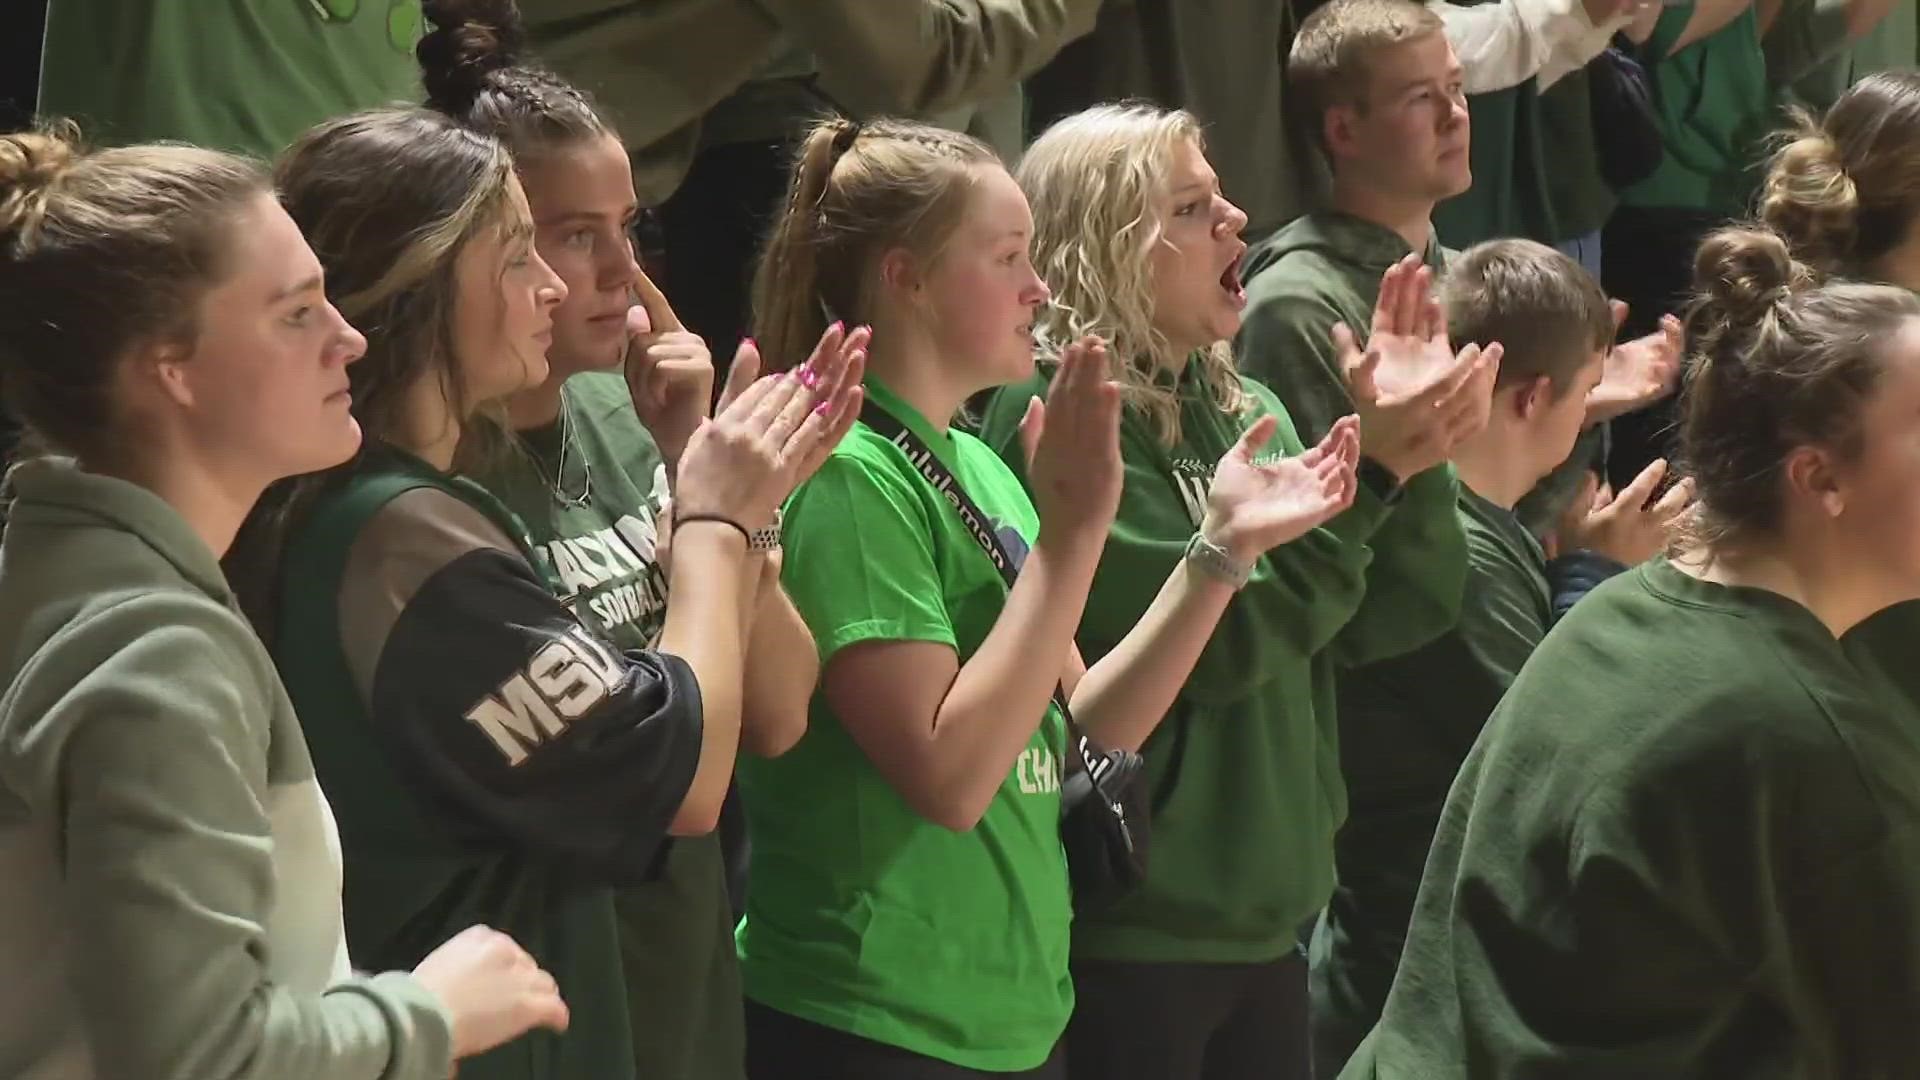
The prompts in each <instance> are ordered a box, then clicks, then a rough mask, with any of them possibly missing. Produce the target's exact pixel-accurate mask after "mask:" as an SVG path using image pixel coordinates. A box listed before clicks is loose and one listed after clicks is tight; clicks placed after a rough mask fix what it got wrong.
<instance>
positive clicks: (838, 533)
mask: <svg viewBox="0 0 1920 1080" xmlns="http://www.w3.org/2000/svg"><path fill="white" fill-rule="evenodd" d="M868 393H869V394H870V397H871V400H872V401H873V402H874V404H876V405H878V406H879V407H881V408H884V409H886V410H887V411H888V412H889V413H891V414H892V415H893V416H895V417H896V418H898V419H899V420H900V421H901V423H903V424H905V425H907V427H908V428H909V429H910V430H912V431H913V432H914V433H916V434H918V435H919V436H920V437H921V438H922V439H924V440H925V441H926V443H927V445H928V446H930V447H932V448H933V450H934V452H935V453H936V454H937V455H938V456H939V459H940V461H941V462H942V463H944V464H945V465H946V466H947V467H948V468H949V469H951V470H952V472H953V475H954V477H955V478H956V479H957V480H958V481H959V484H960V486H961V487H962V488H964V489H965V490H966V492H967V494H968V495H969V496H970V497H971V498H972V499H973V500H974V502H975V503H977V504H978V505H979V507H980V509H981V510H982V511H983V512H984V513H986V514H987V515H988V516H989V517H990V518H992V519H993V525H994V528H995V531H996V533H997V534H998V535H999V537H1000V539H1001V542H1002V543H1003V544H1004V545H1005V546H1006V547H1007V549H1008V551H1009V553H1010V554H1011V555H1013V556H1014V557H1015V560H1016V562H1017V561H1019V560H1020V559H1021V558H1023V557H1024V556H1025V553H1026V552H1027V551H1028V549H1029V547H1030V545H1031V544H1032V542H1033V539H1034V537H1035V536H1036V535H1038V532H1039V525H1040V522H1039V518H1038V516H1037V515H1036V514H1035V512H1034V509H1033V504H1032V503H1031V502H1029V501H1028V499H1027V496H1026V493H1025V492H1024V491H1023V490H1022V489H1021V487H1020V483H1019V481H1018V480H1016V479H1015V478H1014V476H1013V474H1012V473H1011V472H1009V471H1008V470H1007V467H1006V465H1005V464H1003V463H1002V462H1001V461H1000V459H999V458H998V457H997V456H995V455H994V453H993V451H991V450H989V449H987V447H986V446H985V445H984V444H982V443H981V442H980V441H979V440H977V439H974V438H973V437H972V436H970V435H967V434H965V433H963V432H958V431H951V430H949V431H948V432H947V433H945V434H942V433H940V432H937V431H935V430H934V429H933V427H932V425H930V424H929V423H928V422H927V420H926V418H925V417H922V416H919V415H917V414H916V413H914V411H913V410H912V409H911V408H910V407H909V406H907V405H906V404H905V403H904V402H902V401H901V400H900V399H899V398H898V397H896V396H895V395H893V394H892V393H890V392H889V391H888V390H887V389H886V388H885V387H884V386H881V385H880V384H878V383H876V382H872V381H869V383H868ZM784 544H785V548H786V555H785V560H784V566H785V572H784V575H783V581H784V583H785V585H786V588H787V591H788V595H789V596H791V598H792V600H793V604H794V607H795V608H797V609H798V610H799V612H800V614H801V615H802V616H803V617H804V618H805V619H806V622H807V626H808V627H809V628H810V629H811V630H812V631H813V637H814V640H815V642H817V643H818V645H819V649H820V661H821V664H822V666H823V667H824V666H825V665H827V664H829V663H831V662H832V660H833V657H834V655H835V654H837V653H838V652H839V651H840V650H841V649H844V648H846V647H847V646H849V645H854V644H858V643H860V642H863V641H930V642H938V643H941V644H945V645H951V646H952V647H953V648H954V650H955V651H956V652H957V653H958V654H959V658H960V661H961V662H962V663H965V662H966V661H967V659H968V658H970V657H971V656H972V655H973V654H974V652H975V651H976V650H977V649H979V647H980V644H981V642H982V641H983V640H985V638H986V636H987V633H988V632H989V631H990V630H991V629H992V628H993V625H994V622H995V621H996V620H998V619H999V617H1000V612H1001V610H1002V609H1003V608H1004V607H1005V606H1006V586H1005V583H1004V582H1003V580H1002V578H1001V576H1000V573H999V571H998V570H996V569H995V568H994V566H993V563H992V562H991V561H990V560H989V559H988V558H987V556H986V555H985V553H983V552H982V551H981V550H980V547H979V545H978V544H976V543H975V542H974V540H973V538H972V536H970V535H969V534H968V532H967V530H966V528H965V527H964V526H963V525H962V524H961V521H960V517H959V515H958V514H957V513H956V512H955V510H954V509H953V507H952V506H950V505H949V504H948V503H947V501H946V499H945V498H944V497H943V496H942V495H941V494H940V493H939V492H937V491H935V490H934V489H933V487H932V485H930V484H929V483H928V482H927V481H926V479H925V478H923V477H922V476H921V475H920V473H919V472H918V471H917V470H916V469H915V468H914V466H913V465H912V463H911V462H909V461H908V460H907V457H906V454H905V453H904V452H903V451H901V450H900V449H899V448H898V447H897V446H895V445H894V444H892V443H890V442H888V441H887V440H886V439H883V438H881V437H880V436H879V435H878V434H876V433H875V432H874V431H873V430H872V429H870V428H868V427H867V426H866V425H864V424H857V425H855V426H854V428H853V430H852V432H850V433H849V434H848V435H847V437H846V439H845V440H843V441H842V442H841V444H840V445H839V446H838V447H836V448H835V449H834V451H833V454H832V456H831V457H829V458H828V459H827V461H826V463H825V464H824V465H823V466H821V468H820V471H819V472H818V473H817V474H816V475H815V476H814V477H813V478H812V479H811V480H809V481H808V482H807V483H806V484H804V485H803V486H802V487H801V488H800V490H798V491H797V492H795V493H794V495H793V497H792V499H791V500H789V502H788V505H787V510H786V532H785V539H784ZM1035 728H1036V731H1035V732H1034V735H1033V737H1032V738H1031V740H1029V742H1028V745H1027V749H1025V750H1024V751H1022V752H1021V753H1020V755H1019V757H1018V758H1017V759H1016V760H1015V762H1014V764H1013V768H1012V769H1010V770H1009V771H1008V774H1007V779H1006V780H1005V782H1004V783H1003V784H1002V786H1001V789H1000V793H999V795H998V796H997V797H996V798H995V799H994V800H993V802H992V804H991V805H990V806H989V807H988V809H987V812H986V814H985V815H984V816H983V817H982V818H981V819H980V821H979V823H978V824H977V825H975V826H974V827H973V828H972V829H969V830H967V831H966V832H954V831H952V830H949V829H945V828H942V827H940V826H938V825H935V824H933V823H932V822H930V821H928V820H926V819H925V818H923V817H921V816H920V815H919V814H917V813H915V812H914V811H913V809H912V808H911V807H909V806H908V805H907V803H906V802H905V801H904V800H902V799H901V797H900V795H899V793H898V792H896V791H895V789H894V787H893V786H892V785H891V784H889V783H888V782H887V780H886V779H885V778H883V777H882V776H881V774H880V772H879V770H878V769H876V768H875V767H874V765H873V763H872V761H870V760H869V759H868V758H867V756H866V754H865V753H864V752H863V751H862V750H861V749H860V747H859V745H858V744H857V743H855V742H854V740H853V738H852V737H851V736H850V735H849V734H848V733H847V730H846V729H845V728H844V727H842V726H841V724H840V721H839V720H838V719H837V718H836V717H835V716H834V714H833V710H832V708H831V707H830V706H829V705H828V704H827V701H826V699H825V697H824V696H822V695H819V694H816V695H815V696H814V699H813V706H812V710H811V713H810V717H809V726H808V730H807V734H806V735H805V737H803V738H802V739H801V740H800V743H799V745H797V746H795V747H794V748H793V749H792V750H790V751H788V752H787V753H786V754H784V755H782V756H781V757H779V758H777V759H774V760H771V761H762V760H754V759H743V760H742V761H741V764H740V781H741V785H742V790H743V794H744V796H745V803H746V807H747V816H748V822H749V826H750V828H751V830H752V836H753V855H752V866H751V876H752V881H753V888H752V889H751V890H750V891H749V893H748V896H747V916H746V920H745V922H744V923H743V924H742V926H741V928H740V933H739V945H740V958H741V965H742V970H743V971H744V973H745V981H746V992H747V996H748V997H750V998H752V999H753V1000H755V1001H757V1002H760V1003H761V1004H764V1005H767V1006H769V1007H771V1008H774V1009H777V1010H779V1011H781V1012H785V1013H788V1014H791V1015H793V1016H797V1017H800V1018H802V1019H805V1020H808V1021H812V1022H813V1023H817V1024H823V1025H826V1026H828V1027H832V1028H836V1029H838V1030H841V1031H846V1032H850V1033H852V1034H854V1035H858V1036H861V1037H862V1038H867V1039H872V1040H875V1041H878V1042H883V1043H888V1044H890V1045H894V1046H899V1047H903V1048H905V1049H907V1050H911V1051H913V1052H915V1053H919V1054H924V1055H927V1056H930V1057H934V1058H938V1059H941V1060H944V1061H948V1062H952V1063H953V1064H956V1065H960V1066H963V1067H966V1068H971V1069H981V1070H987V1071H995V1072H1011V1071H1019V1070H1024V1069H1031V1068H1035V1067H1037V1066H1039V1065H1040V1064H1042V1063H1043V1062H1044V1061H1045V1060H1046V1059H1047V1057H1048V1055H1049V1054H1051V1053H1052V1051H1053V1048H1054V1045H1055V1044H1056V1043H1057V1042H1058V1040H1059V1038H1060V1035H1061V1032H1063V1031H1064V1030H1065V1028H1066V1023H1067V1016H1068V1014H1069V1013H1070V1012H1071V1011H1072V1008H1073V986H1072V983H1071V981H1070V980H1069V978H1068V975H1067V950H1068V938H1069V925H1070V922H1071V919H1072V908H1071V904H1070V898H1069V893H1068V883H1067V866H1066V853H1065V851H1064V850H1063V849H1062V847H1061V844H1060V777H1061V760H1062V758H1061V755H1062V753H1063V752H1064V750H1065V743H1066V732H1065V729H1064V724H1063V722H1062V720H1061V717H1060V714H1059V712H1058V711H1057V710H1055V709H1052V708H1049V709H1048V711H1047V714H1046V715H1045V717H1041V718H1036V723H1035Z"/></svg>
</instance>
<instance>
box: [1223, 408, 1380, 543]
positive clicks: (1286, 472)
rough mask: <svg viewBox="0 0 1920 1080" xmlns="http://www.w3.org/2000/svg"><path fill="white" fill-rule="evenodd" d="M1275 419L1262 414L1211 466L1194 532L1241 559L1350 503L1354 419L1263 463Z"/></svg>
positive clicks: (1355, 456) (1356, 447)
mask: <svg viewBox="0 0 1920 1080" xmlns="http://www.w3.org/2000/svg"><path fill="white" fill-rule="evenodd" d="M1279 426H1280V424H1279V421H1278V420H1276V419H1275V418H1273V417H1271V416H1264V417H1261V418H1260V419H1259V420H1258V421H1256V422H1255V423H1254V425H1253V426H1252V427H1250V428H1248V429H1247V430H1246V432H1245V433H1244V434H1242V435H1241V436H1240V440H1239V441H1238V442H1237V443H1235V444H1234V447H1233V449H1231V450H1229V451H1227V453H1226V456H1224V457H1222V458H1221V459H1220V463H1219V465H1218V466H1217V467H1216V468H1215V469H1214V474H1213V486H1212V487H1210V488H1209V489H1208V490H1207V515H1206V520H1205V521H1204V522H1203V523H1202V524H1201V526H1200V531H1201V532H1202V533H1204V534H1205V535H1206V537H1207V538H1208V539H1209V540H1211V541H1213V542H1214V543H1216V544H1219V545H1220V546H1221V547H1224V548H1226V549H1227V551H1228V552H1229V553H1230V554H1231V555H1232V556H1233V557H1234V558H1235V559H1236V560H1239V561H1240V562H1252V561H1253V560H1254V559H1256V558H1258V557H1260V556H1261V555H1263V554H1265V553H1266V552H1268V551H1270V550H1272V549H1273V548H1276V547H1279V546H1280V545H1281V544H1284V543H1287V542H1288V541H1290V540H1295V539H1298V538H1299V537H1301V536H1303V535H1305V534H1306V533H1307V532H1308V531H1309V530H1311V529H1314V528H1316V527H1318V526H1320V525H1322V524H1324V523H1325V522H1326V521H1327V520H1328V519H1330V518H1332V517H1333V516H1334V515H1336V514H1338V513H1340V512H1341V511H1343V510H1345V509H1346V508H1347V507H1349V506H1351V505H1353V495H1354V490H1355V483H1356V481H1355V479H1354V466H1355V465H1356V464H1357V463H1358V462H1359V459H1360V419H1359V417H1356V416H1345V417H1341V418H1340V419H1339V420H1338V421H1336V422H1335V423H1334V425H1333V427H1331V428H1329V429H1328V430H1327V435H1326V438H1324V439H1321V440H1320V444H1319V445H1318V446H1315V447H1313V448H1311V449H1309V450H1307V451H1305V452H1304V453H1302V454H1300V455H1299V456H1297V457H1290V458H1278V459H1273V460H1269V461H1265V462H1262V461H1260V460H1259V454H1260V448H1261V447H1263V446H1265V445H1266V444H1267V441H1268V440H1269V439H1271V438H1273V432H1274V429H1275V428H1277V427H1279Z"/></svg>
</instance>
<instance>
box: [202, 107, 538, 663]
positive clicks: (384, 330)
mask: <svg viewBox="0 0 1920 1080" xmlns="http://www.w3.org/2000/svg"><path fill="white" fill-rule="evenodd" d="M275 178H276V180H277V181H278V183H279V186H280V193H281V200H282V202H283V203H284V204H285V206H286V208H287V213H288V214H289V215H290V216H291V217H292V218H293V220H294V222H295V223H296V224H298V225H299V226H300V231H301V232H303V233H305V234H306V238H307V243H308V244H310V245H311V246H312V247H313V251H314V254H315V255H317V256H318V257H319V259H320V264H321V266H322V267H323V268H324V269H325V271H326V278H327V295H328V298H329V299H331V300H332V301H333V304H334V306H335V307H337V308H339V309H340V314H341V315H343V316H345V317H346V319H347V320H348V321H349V322H352V323H353V324H354V325H355V326H357V327H359V328H360V330H361V332H362V333H364V334H365V335H366V338H367V351H366V355H365V356H364V357H362V358H361V359H360V360H359V361H358V362H356V363H354V364H352V365H351V366H349V367H348V368H347V377H348V380H349V382H350V383H351V385H352V388H353V413H354V416H355V418H356V419H358V420H359V421H360V427H361V430H362V432H363V433H364V435H365V444H364V446H365V447H367V448H371V447H374V446H376V445H377V444H379V443H381V442H384V441H390V440H392V439H393V438H394V437H395V436H396V435H397V434H398V433H399V432H400V430H401V425H402V424H403V422H404V420H405V416H406V413H405V410H406V404H407V393H408V391H409V390H410V389H411V388H412V387H413V386H414V385H415V384H416V383H417V382H418V381H419V380H420V379H422V378H434V379H437V380H438V381H439V383H440V385H441V387H442V388H443V389H444V390H445V392H446V394H447V399H448V402H449V404H450V406H451V410H452V413H453V416H454V418H455V421H456V422H457V423H459V424H460V426H461V431H460V447H459V453H460V456H461V458H462V461H470V460H473V459H475V458H481V457H485V456H487V455H488V454H490V453H492V452H495V451H496V450H498V448H500V447H501V446H503V445H504V442H505V434H504V425H503V424H502V423H501V422H500V421H499V420H498V419H496V418H491V417H487V416H484V415H480V414H476V413H475V412H474V410H473V409H472V408H471V406H470V403H469V400H468V398H467V394H466V390H465V387H464V380H462V379H461V377H460V373H459V369H458V361H457V358H456V357H455V355H454V349H453V318H454V305H455V302H456V300H457V298H458V293H459V287H458V284H457V278H456V275H455V272H454V270H455V263H456V260H457V259H458V258H459V255H460V252H461V251H462V250H463V249H464V248H465V247H466V245H467V244H468V243H469V242H470V241H472V240H473V239H474V238H475V237H476V236H478V235H479V234H480V233H481V232H482V231H483V230H486V229H489V228H496V227H499V226H500V225H501V224H502V223H503V220H504V219H503V215H504V213H505V207H506V200H507V192H508V190H509V188H508V185H509V184H510V183H511V182H512V179H513V163H512V159H511V158H510V157H509V156H508V154H507V149H506V147H505V146H503V145H502V144H501V143H500V141H499V140H498V139H495V138H493V137H491V136H488V135H483V134H481V133H479V132H476V131H473V130H471V129H469V128H467V127H465V126H463V125H461V124H460V123H459V122H458V121H456V120H454V119H452V118H451V117H448V116H445V115H443V114H441V113H437V112H433V111H431V110H428V109H375V110H373V111H370V112H364V113H357V114H354V115H352V116H345V117H341V118H339V119H337V120H329V121H327V122H326V123H323V124H321V125H319V126H318V127H315V128H313V129H311V130H310V131H308V132H307V133H306V134H305V135H302V136H301V137H300V138H299V140H297V141H296V142H295V143H294V144H293V146H292V147H291V148H290V149H288V151H287V152H286V154H285V155H284V156H283V157H282V158H281V159H280V163H279V167H278V168H277V169H276V170H275ZM363 464H364V457H363V456H356V458H355V460H353V461H351V462H348V463H347V464H345V465H341V466H339V467H337V468H335V469H331V470H329V471H327V472H325V473H320V474H317V475H312V476H306V477H299V478H295V479H292V480H288V481H283V482H282V483H280V484H277V485H275V486H274V487H272V488H270V489H269V490H268V492H267V495H266V497H265V498H263V499H261V501H260V502H259V503H258V504H257V505H256V506H255V507H254V510H253V513H252V514H251V515H250V516H249V517H248V519H247V523H246V525H245V526H243V527H242V529H241V531H240V535H239V537H237V538H236V540H235V541H234V545H233V548H232V550H231V551H230V552H229V553H228V555H227V558H226V559H225V560H224V563H225V565H226V567H227V571H228V573H227V576H228V578H229V580H231V581H232V582H233V585H234V591H235V592H236V593H237V594H238V596H239V598H240V602H241V606H242V607H243V609H244V610H245V611H246V613H247V616H248V617H249V618H250V619H251V620H252V621H253V625H254V629H255V631H256V632H258V633H259V634H260V636H261V637H262V638H263V639H266V640H268V641H271V640H272V638H273V636H274V634H275V630H276V621H277V611H276V608H277V605H278V593H279V581H278V578H279V564H280V557H281V552H282V549H283V547H284V544H285V540H286V537H287V536H288V534H289V532H290V530H292V529H295V528H298V527H299V524H300V521H301V519H302V518H303V517H304V515H305V513H306V511H307V508H308V507H309V506H310V505H311V504H312V502H313V500H314V499H315V498H316V497H318V495H319V494H320V492H321V491H322V490H324V489H325V488H326V487H328V486H330V485H331V484H334V483H336V482H338V481H339V480H341V479H342V478H344V477H346V476H349V475H351V474H352V473H354V472H355V471H357V470H358V469H359V468H360V467H361V466H362V465H363Z"/></svg>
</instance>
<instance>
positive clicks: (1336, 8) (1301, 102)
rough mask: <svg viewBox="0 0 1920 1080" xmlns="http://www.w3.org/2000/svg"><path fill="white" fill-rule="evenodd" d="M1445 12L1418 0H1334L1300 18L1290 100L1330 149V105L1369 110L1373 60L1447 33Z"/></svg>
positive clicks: (1291, 53) (1291, 59)
mask: <svg viewBox="0 0 1920 1080" xmlns="http://www.w3.org/2000/svg"><path fill="white" fill-rule="evenodd" d="M1445 31H1446V27H1445V25H1444V24H1443V23H1441V21H1440V16H1438V15H1436V14H1434V13H1433V11H1432V9H1430V8H1428V7H1427V6H1426V5H1425V4H1419V3H1415V2H1414V0H1333V2H1332V3H1330V4H1327V5H1326V6H1324V7H1321V8H1318V9H1316V10H1315V11H1314V12H1313V14H1311V15H1308V16H1307V17H1306V19H1305V20H1303V21H1302V22H1301V23H1300V31H1299V33H1297V34H1295V35H1294V38H1293V46H1292V47H1291V48H1290V49H1289V50H1288V53H1287V97H1288V105H1289V107H1290V108H1291V110H1292V111H1293V112H1294V114H1295V120H1296V122H1297V123H1299V124H1301V125H1303V126H1304V128H1305V130H1307V131H1309V132H1311V133H1312V134H1313V141H1314V145H1316V146H1319V147H1320V148H1321V149H1322V150H1323V151H1324V150H1325V149H1326V139H1325V132H1326V126H1327V110H1328V109H1331V108H1333V107H1334V106H1336V105H1348V106H1353V107H1355V108H1358V109H1361V110H1363V111H1364V110H1365V109H1366V108H1367V104H1368V102H1367V99H1366V88H1367V85H1368V83H1369V82H1370V78H1369V76H1370V75H1371V73H1372V70H1371V68H1370V67H1369V66H1368V65H1369V64H1370V63H1371V62H1372V60H1373V57H1374V54H1376V53H1378V52H1379V51H1380V50H1382V49H1386V48H1391V47H1392V46H1395V45H1399V44H1401V43H1402V42H1407V41H1415V40H1418V39H1420V38H1424V37H1427V36H1428V35H1430V34H1439V33H1444V32H1445Z"/></svg>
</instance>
